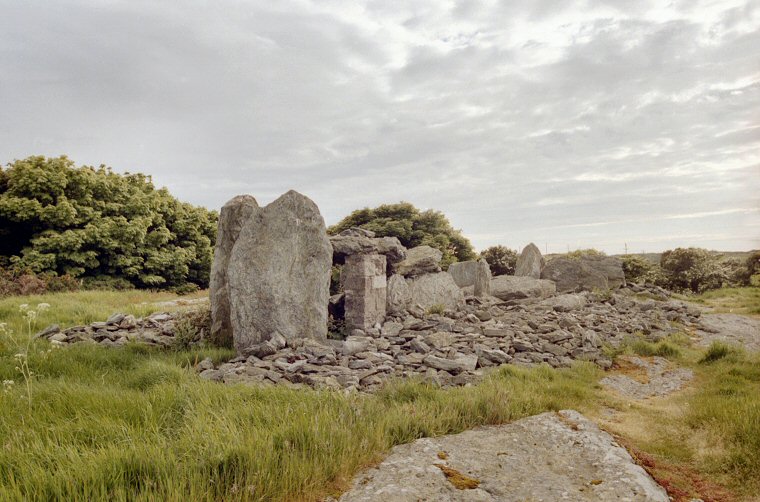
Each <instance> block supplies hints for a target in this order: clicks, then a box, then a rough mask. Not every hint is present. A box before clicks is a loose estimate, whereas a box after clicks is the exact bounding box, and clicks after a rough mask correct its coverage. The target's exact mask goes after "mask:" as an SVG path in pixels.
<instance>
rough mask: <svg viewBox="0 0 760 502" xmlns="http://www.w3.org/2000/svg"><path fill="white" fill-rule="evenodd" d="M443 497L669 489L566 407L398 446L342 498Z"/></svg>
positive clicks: (616, 495) (555, 496)
mask: <svg viewBox="0 0 760 502" xmlns="http://www.w3.org/2000/svg"><path fill="white" fill-rule="evenodd" d="M444 473H447V474H444ZM455 484H456V485H459V486H461V487H462V489H459V488H457V487H456V486H455ZM475 485H477V486H475ZM468 487H469V488H468ZM443 500H447V501H496V500H499V501H510V500H514V501H518V500H519V501H523V500H531V501H555V500H584V501H588V500H628V501H638V500H641V501H644V500H646V501H667V500H668V496H667V494H666V493H665V490H664V489H663V488H662V487H660V486H659V485H658V484H657V483H656V482H655V481H654V480H653V479H652V478H651V477H650V476H649V474H647V473H646V471H644V469H643V468H641V467H640V466H639V465H637V464H636V463H634V461H633V459H632V458H631V456H630V455H629V454H628V452H627V451H626V450H625V449H624V448H622V447H621V446H619V445H618V444H617V443H616V442H615V440H614V439H613V438H612V436H610V435H609V434H607V433H606V432H602V431H600V430H599V428H598V427H597V426H596V425H595V424H594V423H593V422H591V421H589V420H587V419H586V418H584V417H583V416H582V415H581V414H580V413H578V412H576V411H572V410H565V411H561V412H559V413H543V414H541V415H536V416H533V417H528V418H524V419H522V420H518V421H517V422H513V423H511V424H507V425H500V426H493V427H482V428H478V429H474V430H470V431H466V432H463V433H461V434H456V435H452V436H443V437H439V438H425V439H420V440H418V441H415V442H414V443H411V444H406V445H401V446H397V447H395V448H393V450H392V451H391V454H390V456H389V457H388V458H386V459H385V461H384V462H383V463H382V464H380V465H379V466H378V467H376V468H373V469H369V470H367V471H365V472H364V473H362V474H361V475H359V476H358V478H357V479H356V480H355V482H354V487H353V489H351V491H349V492H348V493H346V494H344V495H343V496H342V497H341V498H340V501H341V502H370V501H373V502H374V501H381V502H402V501H403V502H406V501H410V502H412V501H415V502H416V501H431V502H432V501H443Z"/></svg>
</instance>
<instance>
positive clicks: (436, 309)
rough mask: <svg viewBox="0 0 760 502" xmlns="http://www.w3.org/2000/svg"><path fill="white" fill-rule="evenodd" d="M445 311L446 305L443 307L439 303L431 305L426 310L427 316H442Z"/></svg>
mask: <svg viewBox="0 0 760 502" xmlns="http://www.w3.org/2000/svg"><path fill="white" fill-rule="evenodd" d="M445 311H446V305H443V304H441V303H436V304H435V305H431V306H430V307H429V308H428V309H427V313H428V314H443V313H444V312H445Z"/></svg>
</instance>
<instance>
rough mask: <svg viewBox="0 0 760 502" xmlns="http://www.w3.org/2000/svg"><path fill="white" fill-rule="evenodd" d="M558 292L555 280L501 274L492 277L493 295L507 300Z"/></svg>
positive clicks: (546, 295) (542, 296)
mask: <svg viewBox="0 0 760 502" xmlns="http://www.w3.org/2000/svg"><path fill="white" fill-rule="evenodd" d="M556 292H557V288H556V287H555V285H554V283H553V282H551V281H544V280H541V279H534V278H532V277H516V276H513V275H499V276H496V277H494V278H493V279H491V295H493V296H495V297H496V298H499V299H501V300H505V301H508V300H523V299H525V298H547V297H549V296H551V295H553V294H554V293H556Z"/></svg>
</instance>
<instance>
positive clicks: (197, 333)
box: [173, 308, 211, 350]
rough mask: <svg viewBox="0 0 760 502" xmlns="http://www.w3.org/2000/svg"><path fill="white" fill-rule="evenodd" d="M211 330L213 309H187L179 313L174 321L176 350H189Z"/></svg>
mask: <svg viewBox="0 0 760 502" xmlns="http://www.w3.org/2000/svg"><path fill="white" fill-rule="evenodd" d="M210 332H211V309H210V308H205V309H202V310H187V311H184V312H181V313H179V314H177V318H176V319H175V321H174V345H173V348H174V349H175V350H187V349H189V348H190V347H191V346H192V345H194V344H197V343H199V342H201V341H203V340H205V339H206V335H208V334H209V333H210Z"/></svg>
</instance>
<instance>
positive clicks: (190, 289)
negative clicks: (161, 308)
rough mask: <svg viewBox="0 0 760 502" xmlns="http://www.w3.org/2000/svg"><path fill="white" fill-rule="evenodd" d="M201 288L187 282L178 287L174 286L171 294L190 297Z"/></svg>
mask: <svg viewBox="0 0 760 502" xmlns="http://www.w3.org/2000/svg"><path fill="white" fill-rule="evenodd" d="M200 289H201V288H199V287H198V285H197V284H193V283H192V282H188V283H185V284H182V285H180V286H175V287H173V288H171V291H172V293H176V294H178V295H179V296H184V295H190V294H192V293H195V292H197V291H200Z"/></svg>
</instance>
